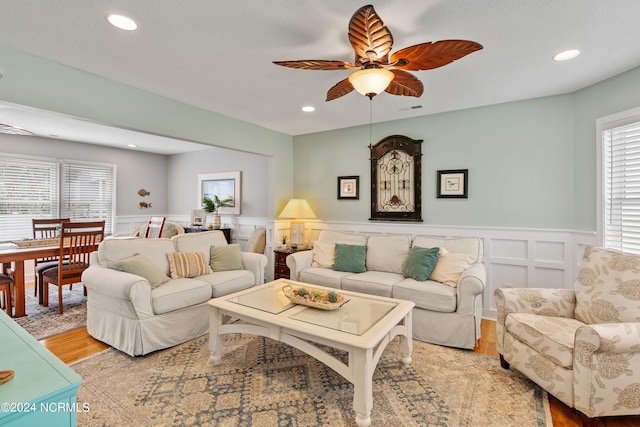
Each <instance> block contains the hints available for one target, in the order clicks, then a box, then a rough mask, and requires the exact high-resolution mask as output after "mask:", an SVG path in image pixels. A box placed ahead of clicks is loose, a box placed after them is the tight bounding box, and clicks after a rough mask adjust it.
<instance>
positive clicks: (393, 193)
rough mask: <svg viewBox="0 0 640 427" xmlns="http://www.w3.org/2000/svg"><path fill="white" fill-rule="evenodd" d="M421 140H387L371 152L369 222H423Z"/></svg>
mask: <svg viewBox="0 0 640 427" xmlns="http://www.w3.org/2000/svg"><path fill="white" fill-rule="evenodd" d="M421 147H422V140H416V139H411V138H409V137H407V136H402V135H392V136H388V137H386V138H384V139H382V140H380V141H379V142H377V143H376V144H375V145H369V150H370V152H371V157H370V160H371V218H369V219H371V220H381V221H416V222H421V221H422V148H421Z"/></svg>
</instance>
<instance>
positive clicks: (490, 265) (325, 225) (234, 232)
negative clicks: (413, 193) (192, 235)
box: [116, 215, 596, 319]
mask: <svg viewBox="0 0 640 427" xmlns="http://www.w3.org/2000/svg"><path fill="white" fill-rule="evenodd" d="M147 220H148V216H142V215H139V216H138V215H136V216H123V217H118V218H117V221H116V230H117V234H128V233H130V232H131V231H132V230H134V229H135V228H136V227H137V226H139V225H141V224H144V223H145V222H146V221H147ZM167 220H168V221H173V222H177V223H179V224H181V225H186V224H187V222H188V221H189V217H188V216H171V215H170V216H167ZM222 226H223V227H224V228H231V240H232V242H233V243H238V244H240V246H241V247H242V248H243V249H244V247H245V245H246V242H247V239H248V238H249V235H250V234H251V232H252V231H253V230H254V229H255V228H257V227H265V228H266V229H267V247H266V249H265V254H266V255H267V258H268V260H269V261H268V264H267V268H266V271H265V277H266V279H267V280H268V281H270V280H272V279H273V264H274V260H273V250H274V249H276V248H277V247H278V246H279V244H280V243H281V241H282V236H288V235H289V222H288V221H279V220H268V219H266V218H247V217H241V216H240V217H236V216H225V215H222ZM327 229H331V230H341V231H346V232H351V233H363V234H409V235H411V236H417V235H427V236H435V237H479V238H481V239H482V240H483V242H484V264H485V267H486V270H487V283H486V288H485V292H484V302H483V307H484V310H483V316H484V317H485V318H487V319H495V318H496V307H495V302H494V298H493V294H494V292H495V290H496V289H498V288H502V287H508V286H511V287H519V288H520V287H524V288H536V287H540V288H566V289H571V288H572V287H573V281H574V278H575V276H576V273H577V267H578V264H579V262H580V260H581V259H582V254H583V252H584V248H585V247H587V246H592V245H595V244H596V234H595V232H583V231H572V230H547V229H524V228H500V227H462V226H437V225H427V224H415V223H401V222H398V223H390V222H338V221H326V222H323V221H307V222H306V227H305V237H306V239H305V240H306V241H307V242H312V241H313V240H315V239H316V238H317V237H318V234H319V233H320V231H321V230H327Z"/></svg>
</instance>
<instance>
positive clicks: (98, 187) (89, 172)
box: [61, 161, 116, 234]
mask: <svg viewBox="0 0 640 427" xmlns="http://www.w3.org/2000/svg"><path fill="white" fill-rule="evenodd" d="M115 173H116V167H115V166H114V165H106V164H96V163H76V162H70V161H63V162H62V208H61V215H62V216H63V217H69V218H70V219H71V220H72V221H73V220H84V221H102V220H104V221H105V228H104V232H105V234H111V233H112V232H113V218H114V216H115V195H116V188H115V185H116V177H115Z"/></svg>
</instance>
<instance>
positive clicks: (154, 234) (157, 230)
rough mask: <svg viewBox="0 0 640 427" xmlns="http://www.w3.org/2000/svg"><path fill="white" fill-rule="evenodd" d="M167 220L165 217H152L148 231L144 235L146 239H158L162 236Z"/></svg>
mask: <svg viewBox="0 0 640 427" xmlns="http://www.w3.org/2000/svg"><path fill="white" fill-rule="evenodd" d="M165 220H166V218H165V217H163V216H152V217H151V218H150V219H149V222H148V223H147V230H146V231H145V233H144V237H146V238H147V239H157V238H158V237H160V236H162V229H163V228H164V222H165Z"/></svg>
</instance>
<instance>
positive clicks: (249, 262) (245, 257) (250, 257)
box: [240, 252, 267, 285]
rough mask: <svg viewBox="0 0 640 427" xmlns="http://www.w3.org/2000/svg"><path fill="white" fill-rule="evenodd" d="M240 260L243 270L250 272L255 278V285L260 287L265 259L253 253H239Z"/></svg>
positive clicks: (262, 281)
mask: <svg viewBox="0 0 640 427" xmlns="http://www.w3.org/2000/svg"><path fill="white" fill-rule="evenodd" d="M240 258H241V259H242V266H243V267H244V268H245V270H249V271H251V272H252V273H253V275H254V276H255V278H256V282H255V285H262V284H263V283H264V270H265V268H266V267H267V257H266V256H264V255H263V254H256V253H253V252H240Z"/></svg>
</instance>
